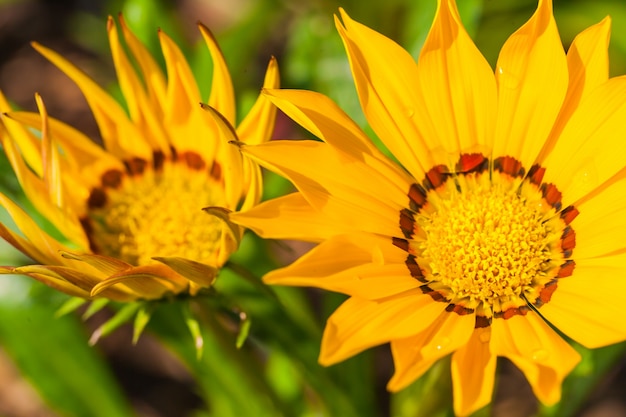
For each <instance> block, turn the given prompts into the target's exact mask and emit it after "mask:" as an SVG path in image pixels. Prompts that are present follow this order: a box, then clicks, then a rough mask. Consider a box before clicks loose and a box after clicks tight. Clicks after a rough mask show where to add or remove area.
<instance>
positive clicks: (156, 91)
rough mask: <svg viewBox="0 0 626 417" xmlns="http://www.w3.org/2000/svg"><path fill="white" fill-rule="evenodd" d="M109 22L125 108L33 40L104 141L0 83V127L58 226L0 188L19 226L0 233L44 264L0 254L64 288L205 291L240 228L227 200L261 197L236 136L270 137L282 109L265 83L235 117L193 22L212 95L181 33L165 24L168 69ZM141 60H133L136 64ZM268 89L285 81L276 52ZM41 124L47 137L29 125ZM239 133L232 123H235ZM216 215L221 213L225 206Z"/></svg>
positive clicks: (151, 294)
mask: <svg viewBox="0 0 626 417" xmlns="http://www.w3.org/2000/svg"><path fill="white" fill-rule="evenodd" d="M107 27H108V34H109V41H110V46H111V52H112V55H113V61H114V64H115V68H116V70H117V75H118V78H119V82H120V87H121V89H122V92H123V95H124V98H125V100H126V105H127V107H128V114H127V113H126V112H125V111H124V110H123V108H122V107H121V106H120V105H119V104H118V103H117V102H116V101H115V100H114V99H113V98H112V97H110V96H109V95H108V94H107V93H106V92H105V91H104V90H103V89H102V88H100V87H99V86H98V85H97V84H96V83H95V82H94V81H93V80H91V79H90V78H89V77H88V76H86V75H85V74H84V73H83V72H81V71H80V70H79V69H77V68H76V67H75V66H74V65H72V64H71V63H70V62H68V61H67V60H65V59H64V58H63V57H61V56H60V55H59V54H57V53H55V52H53V51H51V50H49V49H47V48H45V47H43V46H41V45H39V44H34V45H33V46H34V47H35V48H36V49H37V50H38V51H39V52H40V53H41V54H42V55H44V56H45V57H46V58H47V59H49V60H50V61H51V62H53V63H54V64H55V65H56V66H58V67H59V68H60V69H61V70H62V71H63V72H65V73H66V74H67V75H68V76H69V77H71V78H72V80H73V81H74V82H75V83H76V84H77V85H78V86H79V87H80V88H81V90H82V92H83V93H84V95H85V97H86V99H87V102H88V103H89V106H90V107H91V110H92V112H93V115H94V117H95V119H96V121H97V123H98V126H99V129H100V133H101V136H102V140H103V143H104V146H103V147H100V146H98V145H96V144H95V143H94V142H93V141H91V140H90V139H89V138H88V137H86V136H85V135H83V134H82V133H80V132H78V131H77V130H75V129H74V128H72V127H71V126H68V125H66V124H64V123H62V122H60V121H58V120H55V119H53V118H50V117H48V115H47V113H46V110H45V107H44V105H43V101H42V100H41V98H40V97H39V96H37V97H36V98H37V104H38V106H39V110H40V114H35V113H26V112H12V110H11V108H10V107H9V105H8V103H7V101H6V99H5V98H4V97H3V96H1V95H0V110H1V111H2V112H3V113H6V112H8V114H7V115H5V116H4V117H3V119H2V123H3V125H2V126H1V130H0V138H1V139H2V145H3V147H4V151H5V152H6V155H7V157H8V159H9V161H10V163H11V165H12V167H13V170H14V171H15V174H16V176H17V179H18V180H19V183H20V185H21V187H22V189H23V191H24V194H25V195H26V197H27V198H28V199H29V200H30V202H31V203H32V205H33V207H34V208H35V209H36V210H37V211H38V212H39V213H41V214H42V215H43V217H45V219H47V221H48V222H49V223H50V224H51V225H52V226H54V228H56V230H57V231H58V233H57V234H56V235H52V234H49V233H47V231H46V230H44V229H42V228H41V227H40V225H39V224H37V223H36V221H35V220H34V219H33V218H32V217H31V216H30V215H29V214H28V213H27V212H26V211H24V210H23V209H22V208H21V207H19V206H18V205H17V204H15V203H14V202H12V201H11V200H10V199H9V198H7V197H6V196H5V195H2V194H0V204H2V206H3V207H4V208H5V209H6V210H7V211H8V213H9V215H10V216H11V217H12V219H13V220H14V222H15V224H16V226H17V229H18V230H17V231H15V230H12V229H10V228H9V227H7V226H6V225H3V224H2V225H0V236H1V237H2V238H4V239H5V240H6V241H8V242H9V243H11V244H12V245H13V246H15V247H16V248H17V249H19V250H20V251H22V252H23V253H24V254H26V255H27V256H29V257H30V258H32V259H33V260H35V261H36V262H37V263H40V265H29V266H22V267H15V268H14V267H1V268H0V273H13V274H24V275H28V276H30V277H33V278H35V279H37V280H39V281H42V282H44V283H46V284H48V285H49V286H51V287H54V288H57V289H58V290H60V291H63V292H65V293H68V294H71V295H74V296H79V297H84V298H92V297H105V298H108V299H111V300H117V301H131V300H150V299H158V298H161V297H163V296H166V295H168V294H179V293H185V292H188V293H191V294H195V293H197V292H198V291H199V290H200V289H201V288H203V287H208V286H210V285H211V284H212V283H213V281H214V280H215V277H216V274H217V272H218V270H219V268H220V267H221V266H222V265H223V264H224V263H225V262H226V260H227V259H228V257H229V256H230V254H231V253H232V252H233V251H234V250H235V249H236V248H237V246H238V242H239V239H240V237H241V234H242V232H243V230H242V229H241V228H240V227H239V226H236V225H232V224H230V223H228V222H227V221H226V218H225V216H223V215H222V214H221V211H220V210H219V209H214V210H213V211H212V212H211V213H209V214H207V213H205V212H203V211H202V208H203V207H208V206H213V207H220V208H223V209H224V212H226V211H228V210H234V209H237V208H238V207H242V208H243V207H246V208H250V207H252V206H253V205H255V204H256V203H258V201H259V199H260V196H261V178H260V169H259V167H258V166H257V165H256V164H254V163H252V162H250V161H244V160H243V159H242V157H241V154H240V153H239V152H238V151H237V150H236V149H233V147H232V146H230V145H228V142H229V141H232V140H238V141H240V142H243V143H248V144H260V143H263V142H265V141H267V140H268V139H269V138H270V135H271V132H272V130H273V126H274V119H275V109H274V106H273V105H272V104H271V103H270V102H269V100H268V99H267V98H265V97H263V96H260V97H259V99H258V100H257V102H256V104H255V105H254V106H253V108H252V109H251V110H250V112H249V114H248V115H247V116H246V117H245V118H244V120H243V121H242V122H241V124H239V126H238V127H237V129H236V132H235V130H234V128H233V127H232V126H233V125H234V123H235V97H234V92H233V86H232V82H231V79H230V75H229V72H228V69H227V67H226V63H225V61H224V57H223V56H222V53H221V51H220V49H219V46H218V45H217V43H216V41H215V39H214V38H213V36H212V34H211V33H210V32H209V30H208V29H207V28H205V27H204V26H202V25H199V29H200V32H201V33H202V36H203V38H204V40H205V41H206V45H207V46H208V48H209V51H210V53H211V57H212V59H213V80H212V83H211V94H210V97H209V99H208V103H207V104H206V105H204V106H203V108H201V106H200V102H201V101H202V99H201V97H200V93H199V90H198V86H197V84H196V81H195V80H194V78H193V75H192V73H191V70H190V68H189V66H188V64H187V62H186V60H185V58H184V56H183V54H182V53H181V51H180V50H179V48H178V47H177V46H176V45H175V44H174V42H173V41H172V40H171V39H170V38H169V37H168V36H167V35H166V34H165V33H163V32H161V31H159V39H160V42H161V48H162V51H163V55H164V57H165V63H166V69H167V77H166V76H165V75H164V74H163V72H162V70H161V69H160V68H159V66H158V65H157V64H156V62H155V61H154V59H153V58H152V56H151V55H150V54H149V52H148V51H147V49H146V48H145V46H144V45H142V44H141V42H140V41H139V40H138V39H137V38H136V37H135V35H133V33H132V32H131V31H130V30H129V29H128V28H127V26H126V25H125V23H124V21H123V20H122V18H121V17H120V28H121V33H122V36H123V39H124V42H125V44H126V45H127V47H128V49H129V50H130V51H131V52H132V58H133V59H134V63H133V62H131V61H130V58H129V57H128V56H127V54H126V52H125V51H124V48H123V47H122V43H121V40H120V38H119V32H118V27H117V25H116V24H115V22H114V21H113V19H112V18H109V21H108V26H107ZM134 64H136V65H137V68H138V69H139V71H136V70H135V66H134ZM264 86H265V87H266V88H278V86H279V85H278V68H277V65H276V62H275V60H274V59H272V60H271V61H270V63H269V67H268V70H267V73H266V77H265V84H264ZM33 129H37V130H39V129H40V130H41V139H40V138H38V137H37V136H35V134H33ZM235 135H236V136H235ZM220 217H222V218H220Z"/></svg>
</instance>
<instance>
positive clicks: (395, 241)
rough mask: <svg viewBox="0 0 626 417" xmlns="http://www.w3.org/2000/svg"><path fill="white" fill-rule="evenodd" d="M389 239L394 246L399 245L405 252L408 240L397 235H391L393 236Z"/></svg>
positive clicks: (407, 247)
mask: <svg viewBox="0 0 626 417" xmlns="http://www.w3.org/2000/svg"><path fill="white" fill-rule="evenodd" d="M391 241H392V243H393V245H394V246H397V247H399V248H400V249H402V250H403V251H405V252H408V251H409V242H408V240H406V239H400V238H399V237H393V238H391Z"/></svg>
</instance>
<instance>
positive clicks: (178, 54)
mask: <svg viewBox="0 0 626 417" xmlns="http://www.w3.org/2000/svg"><path fill="white" fill-rule="evenodd" d="M159 39H160V41H161V49H162V51H163V56H164V57H165V66H166V69H167V99H166V100H165V108H164V115H163V119H164V120H163V127H164V128H166V129H167V131H168V133H169V139H170V142H171V145H172V146H173V147H174V148H175V149H176V150H177V151H179V152H184V151H193V152H196V153H198V154H199V155H200V156H202V158H203V159H204V160H205V162H207V163H209V162H211V161H213V160H214V159H215V153H216V146H217V144H218V143H219V141H216V140H215V134H216V128H215V126H214V124H213V123H211V121H210V119H208V118H207V117H206V115H205V114H204V112H203V111H202V109H201V108H200V103H201V102H202V98H201V97H200V90H199V89H198V85H197V84H196V80H195V78H194V76H193V73H192V72H191V68H190V67H189V64H188V63H187V60H186V59H185V56H184V55H183V53H182V51H181V50H180V48H179V47H178V46H177V45H176V44H175V43H174V41H173V40H172V39H171V38H170V37H169V36H167V35H166V34H165V33H164V32H162V31H159Z"/></svg>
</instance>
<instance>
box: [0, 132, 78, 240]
mask: <svg viewBox="0 0 626 417" xmlns="http://www.w3.org/2000/svg"><path fill="white" fill-rule="evenodd" d="M3 145H4V152H5V153H6V155H7V158H8V159H9V162H10V163H11V167H12V168H13V171H14V172H15V175H16V177H17V179H18V181H19V183H20V186H21V187H22V190H23V191H24V194H26V196H27V197H28V199H29V200H30V202H31V203H32V204H33V206H34V207H35V209H36V210H37V211H39V212H40V213H42V214H43V215H45V216H46V219H48V220H49V221H50V222H51V223H52V224H53V225H54V226H55V227H56V228H57V229H58V230H59V231H60V232H61V233H62V234H63V235H64V236H65V237H66V238H67V239H69V240H71V241H72V242H74V243H75V244H76V245H78V246H80V247H88V242H87V237H86V235H85V232H84V230H83V228H82V226H81V225H80V223H79V221H78V217H77V215H76V213H72V211H71V209H70V208H69V207H67V206H65V207H60V206H57V205H56V204H55V203H54V202H53V201H51V200H50V192H49V191H48V190H47V189H46V184H45V183H44V181H43V180H42V179H41V178H39V177H37V175H36V174H35V173H34V172H33V171H32V170H31V169H30V167H28V166H27V165H26V164H25V162H24V160H23V159H22V155H21V153H20V151H19V149H18V148H17V147H16V146H15V143H13V141H11V140H10V139H9V140H6V141H4V142H3ZM57 162H58V161H57ZM46 169H48V170H49V169H50V165H47V167H46ZM59 186H60V185H58V184H57V187H59ZM59 192H60V191H58V190H57V191H56V192H54V191H53V192H52V194H56V193H59ZM0 204H2V205H3V206H4V207H5V208H7V210H9V206H11V207H12V203H10V202H9V201H8V199H7V198H6V197H4V196H2V198H0ZM17 210H19V211H20V212H21V209H14V208H13V207H12V208H11V210H10V211H11V212H13V213H17ZM16 215H17V214H16ZM14 219H15V218H14Z"/></svg>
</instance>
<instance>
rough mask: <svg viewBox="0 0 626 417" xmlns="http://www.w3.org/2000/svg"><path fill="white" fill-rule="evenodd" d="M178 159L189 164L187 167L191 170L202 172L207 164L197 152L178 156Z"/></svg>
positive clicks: (188, 152)
mask: <svg viewBox="0 0 626 417" xmlns="http://www.w3.org/2000/svg"><path fill="white" fill-rule="evenodd" d="M178 158H179V159H180V160H181V161H184V162H185V163H186V164H187V166H188V167H189V168H191V169H194V170H197V171H200V170H203V169H204V168H206V162H204V159H203V158H202V157H201V156H200V155H199V154H197V153H196V152H192V151H187V152H183V153H182V154H180V155H179V156H178Z"/></svg>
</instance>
